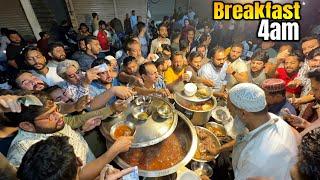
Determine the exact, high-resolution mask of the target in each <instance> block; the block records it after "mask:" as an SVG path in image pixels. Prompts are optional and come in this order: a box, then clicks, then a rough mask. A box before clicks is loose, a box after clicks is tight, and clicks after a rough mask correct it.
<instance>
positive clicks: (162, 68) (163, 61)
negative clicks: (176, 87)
mask: <svg viewBox="0 0 320 180" xmlns="http://www.w3.org/2000/svg"><path fill="white" fill-rule="evenodd" d="M154 64H155V65H156V67H157V70H158V74H159V75H160V76H161V77H162V78H164V72H166V71H167V69H168V68H169V67H170V64H171V60H170V57H169V56H165V55H163V56H162V57H160V58H159V59H158V60H157V61H156V62H154Z"/></svg>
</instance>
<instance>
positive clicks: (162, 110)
mask: <svg viewBox="0 0 320 180" xmlns="http://www.w3.org/2000/svg"><path fill="white" fill-rule="evenodd" d="M171 111H172V110H171V109H170V107H169V106H168V105H166V104H163V105H160V106H159V107H157V112H158V115H159V116H160V117H161V118H163V119H166V118H169V117H170V116H171Z"/></svg>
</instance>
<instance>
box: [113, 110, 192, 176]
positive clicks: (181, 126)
mask: <svg viewBox="0 0 320 180" xmlns="http://www.w3.org/2000/svg"><path fill="white" fill-rule="evenodd" d="M177 114H178V117H179V118H178V125H177V127H176V129H175V131H174V132H173V134H175V135H176V136H179V140H181V141H182V142H180V143H182V145H183V147H185V148H186V149H185V150H186V152H187V154H186V155H185V157H184V158H183V159H182V160H181V161H180V162H178V163H177V164H175V165H174V166H172V167H170V168H167V169H162V170H155V171H148V170H143V169H141V168H139V176H144V177H160V176H166V175H169V174H172V173H175V172H176V171H177V170H178V169H179V168H180V167H182V166H185V165H187V164H188V163H189V161H190V160H191V159H192V157H193V156H194V154H195V152H196V149H197V144H198V138H197V133H196V130H195V128H194V126H193V125H192V123H191V122H190V120H189V119H188V118H187V117H186V116H184V115H183V114H182V113H181V112H177ZM164 141H166V140H164ZM143 148H148V147H143ZM145 150H146V149H145ZM115 162H116V163H117V164H118V165H119V166H120V167H121V168H128V167H130V165H129V164H128V163H127V162H125V161H124V160H123V159H121V158H120V157H119V156H117V157H116V159H115Z"/></svg>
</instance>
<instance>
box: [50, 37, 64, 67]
mask: <svg viewBox="0 0 320 180" xmlns="http://www.w3.org/2000/svg"><path fill="white" fill-rule="evenodd" d="M48 55H49V56H50V57H51V59H50V60H49V62H48V67H57V66H58V63H59V62H62V61H64V60H65V59H66V57H67V55H66V52H65V50H64V45H63V44H62V43H60V42H53V43H51V44H49V52H48Z"/></svg>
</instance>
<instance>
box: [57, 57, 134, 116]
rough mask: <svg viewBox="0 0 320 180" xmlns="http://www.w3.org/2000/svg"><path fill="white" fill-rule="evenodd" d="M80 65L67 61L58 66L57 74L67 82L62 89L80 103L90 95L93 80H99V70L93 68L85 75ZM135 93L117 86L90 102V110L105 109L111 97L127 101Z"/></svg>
mask: <svg viewBox="0 0 320 180" xmlns="http://www.w3.org/2000/svg"><path fill="white" fill-rule="evenodd" d="M79 68H80V67H79V64H78V63H77V62H76V61H73V60H65V61H63V62H61V63H60V64H59V65H58V68H57V74H58V75H59V76H60V77H62V78H63V79H65V80H66V82H67V83H66V85H65V86H63V87H62V88H63V89H65V90H66V93H68V94H69V95H70V97H71V99H72V100H73V101H78V100H79V99H80V98H82V97H83V96H87V95H89V89H90V88H89V86H90V84H91V83H92V81H93V80H97V79H98V78H99V76H98V73H99V71H100V70H99V69H98V68H91V69H89V70H88V71H86V73H83V72H81V71H80V69H79ZM133 94H134V93H133V92H132V91H131V90H130V89H129V88H127V87H124V86H115V87H111V88H110V89H109V90H108V91H105V92H103V93H101V94H99V95H98V96H96V97H95V98H94V99H93V100H91V101H90V104H89V107H90V108H89V109H91V110H96V109H99V108H102V107H104V106H105V105H106V104H107V102H108V101H109V100H110V98H111V97H113V96H117V97H119V98H121V99H127V98H129V97H131V96H132V95H133Z"/></svg>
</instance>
